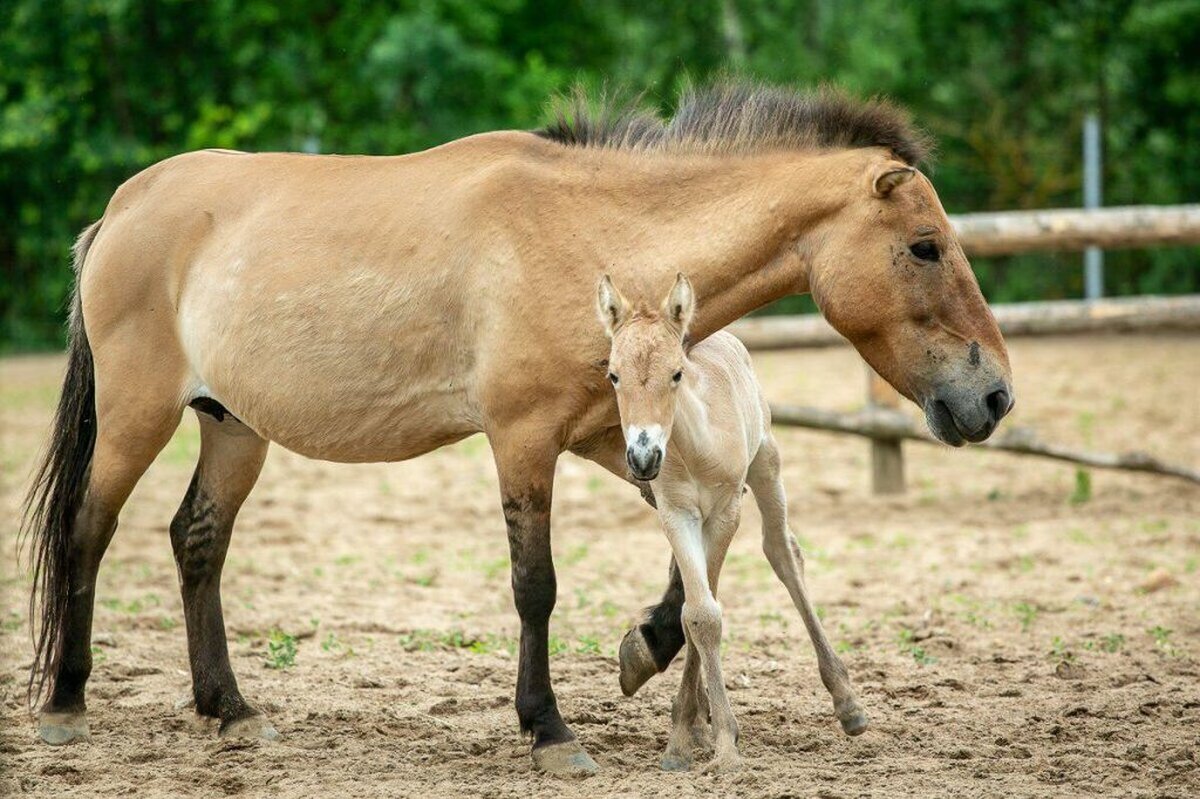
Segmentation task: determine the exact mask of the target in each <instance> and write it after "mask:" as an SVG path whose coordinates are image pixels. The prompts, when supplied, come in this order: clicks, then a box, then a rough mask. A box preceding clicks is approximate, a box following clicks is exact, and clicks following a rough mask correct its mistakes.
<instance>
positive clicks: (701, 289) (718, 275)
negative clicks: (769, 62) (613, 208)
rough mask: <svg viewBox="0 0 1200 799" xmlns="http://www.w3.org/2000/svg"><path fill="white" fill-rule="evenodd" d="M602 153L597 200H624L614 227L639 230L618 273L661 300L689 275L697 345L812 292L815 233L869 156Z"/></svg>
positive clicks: (621, 252)
mask: <svg viewBox="0 0 1200 799" xmlns="http://www.w3.org/2000/svg"><path fill="white" fill-rule="evenodd" d="M597 157H598V158H601V159H602V164H601V165H599V166H595V165H594V166H595V171H592V172H590V173H589V175H590V178H589V179H590V180H592V181H594V182H595V184H598V186H599V188H600V191H598V192H596V194H597V195H598V196H603V197H609V198H611V197H613V196H619V197H621V199H622V202H621V205H620V208H619V210H618V211H617V218H616V219H613V220H612V221H613V222H614V224H613V225H612V226H611V227H607V228H606V230H626V231H632V236H631V238H630V241H627V242H622V244H624V245H626V246H627V247H628V251H626V250H625V248H623V247H622V246H621V245H620V244H617V243H616V242H614V252H613V253H612V258H613V261H612V262H611V266H610V271H611V272H612V273H613V274H614V278H616V277H620V280H618V282H619V283H620V285H622V286H627V285H630V284H631V283H632V284H634V286H635V287H637V286H638V284H641V285H640V288H641V289H642V290H643V291H644V292H645V293H646V294H647V296H646V297H645V298H644V299H653V300H655V301H657V299H658V298H659V297H661V296H662V294H663V293H665V291H666V290H667V288H668V287H669V286H670V283H671V282H672V281H673V280H674V278H675V273H676V272H683V273H685V274H687V276H688V277H689V278H690V279H691V281H692V284H693V286H695V288H696V294H697V298H698V300H699V304H698V309H697V315H696V318H695V319H694V320H693V322H692V325H691V331H692V334H691V337H692V340H693V341H699V340H701V339H703V338H705V337H707V336H709V335H710V334H712V333H713V332H715V331H717V330H720V329H721V328H723V327H725V326H726V325H728V324H729V323H731V322H733V321H735V320H737V319H739V318H741V317H742V316H745V315H746V314H748V313H749V312H751V311H753V310H755V309H757V308H761V307H762V306H764V305H766V304H768V303H770V302H773V301H774V300H777V299H779V298H780V297H784V296H787V295H789V294H803V293H806V292H807V291H808V290H809V285H808V271H809V266H810V259H809V256H810V254H811V253H812V251H813V250H814V249H815V247H816V244H815V241H816V239H817V237H816V236H815V235H814V233H815V230H816V228H817V227H818V226H819V225H821V224H822V223H823V222H825V221H827V220H829V219H830V218H831V217H833V216H835V215H836V214H837V213H838V212H839V211H840V210H841V209H842V208H844V207H845V205H846V204H847V201H848V197H849V193H850V192H851V191H852V190H853V187H854V182H855V180H856V176H857V175H858V174H860V173H861V169H862V162H863V158H864V154H863V151H836V152H824V153H807V154H799V153H776V154H767V155H761V156H753V157H750V156H741V157H733V156H730V157H724V156H694V157H691V158H688V159H682V158H679V157H670V156H656V155H652V154H636V153H634V154H630V153H618V154H615V155H610V154H602V155H600V156H597ZM635 293H636V288H635ZM650 295H654V296H650Z"/></svg>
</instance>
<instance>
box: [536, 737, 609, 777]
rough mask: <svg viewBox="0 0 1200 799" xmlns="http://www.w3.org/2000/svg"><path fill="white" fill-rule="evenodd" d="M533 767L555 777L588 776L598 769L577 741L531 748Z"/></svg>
mask: <svg viewBox="0 0 1200 799" xmlns="http://www.w3.org/2000/svg"><path fill="white" fill-rule="evenodd" d="M533 767H534V768H536V769H537V770H539V771H544V772H546V773H547V774H553V775H554V776H556V777H590V776H591V775H593V774H595V773H596V772H597V771H599V770H600V767H599V766H597V765H596V761H595V760H592V758H591V757H590V756H589V755H588V753H587V752H585V751H583V747H582V746H580V745H579V742H578V741H566V742H565V743H560V744H548V745H546V746H539V747H538V748H537V749H534V750H533Z"/></svg>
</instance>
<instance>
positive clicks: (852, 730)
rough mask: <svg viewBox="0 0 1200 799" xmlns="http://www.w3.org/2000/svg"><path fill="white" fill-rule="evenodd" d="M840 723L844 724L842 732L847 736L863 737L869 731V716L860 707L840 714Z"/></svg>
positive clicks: (856, 706)
mask: <svg viewBox="0 0 1200 799" xmlns="http://www.w3.org/2000/svg"><path fill="white" fill-rule="evenodd" d="M838 721H840V722H841V723H842V732H844V733H846V734H847V735H862V734H863V733H864V732H866V731H867V714H866V713H864V712H863V710H862V708H860V707H859V706H858V705H852V706H851V707H849V708H847V709H846V710H844V711H842V712H841V713H838Z"/></svg>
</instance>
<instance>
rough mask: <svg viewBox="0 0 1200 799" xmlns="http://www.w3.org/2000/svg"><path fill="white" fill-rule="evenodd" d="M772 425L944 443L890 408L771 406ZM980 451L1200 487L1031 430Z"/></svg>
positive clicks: (1180, 472) (1164, 469)
mask: <svg viewBox="0 0 1200 799" xmlns="http://www.w3.org/2000/svg"><path fill="white" fill-rule="evenodd" d="M771 421H772V422H773V423H774V424H780V425H787V426H792V427H807V428H810V429H813V430H827V431H829V432H832V433H849V434H852V435H856V436H864V437H866V438H869V439H871V440H872V442H875V441H885V442H897V443H898V442H900V441H920V442H922V443H926V444H938V443H939V442H938V440H937V439H935V438H934V437H933V436H931V435H929V434H928V433H926V432H925V431H924V430H921V429H920V428H919V427H918V426H917V425H915V424H913V422H912V420H911V419H909V418H908V416H906V415H905V414H904V413H902V412H900V411H897V410H891V409H888V408H880V407H872V406H868V407H867V408H866V409H865V410H863V411H859V412H857V413H840V412H838V411H827V410H823V409H821V408H810V407H805V406H802V405H777V404H772V405H771ZM973 446H976V447H984V448H985V449H993V450H1000V451H1002V452H1015V453H1018V454H1021V455H1038V456H1040V457H1043V458H1053V459H1055V460H1060V461H1067V462H1069V463H1078V464H1081V465H1084V466H1090V467H1093V468H1096V469H1122V470H1125V471H1132V472H1148V473H1150V474H1161V475H1169V476H1171V477H1179V478H1182V479H1184V480H1190V481H1191V482H1193V483H1200V470H1196V469H1190V468H1188V467H1186V466H1179V465H1176V464H1170V463H1165V462H1163V461H1161V460H1159V459H1158V458H1155V457H1153V456H1151V455H1147V454H1145V453H1142V452H1123V453H1116V454H1114V453H1107V452H1089V451H1087V450H1078V449H1072V448H1070V447H1060V446H1057V445H1055V444H1046V443H1044V442H1042V441H1040V440H1039V439H1038V437H1037V434H1036V433H1035V432H1034V431H1032V430H1030V429H1029V428H1027V427H1013V428H1009V429H1008V430H1007V431H1006V432H1004V433H1002V434H1000V435H998V436H996V437H995V438H993V439H991V440H989V441H985V442H984V443H982V444H975V445H973Z"/></svg>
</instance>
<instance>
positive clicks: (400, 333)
mask: <svg viewBox="0 0 1200 799" xmlns="http://www.w3.org/2000/svg"><path fill="white" fill-rule="evenodd" d="M477 138H478V139H481V141H475V142H471V141H470V140H464V141H462V142H458V143H453V144H451V145H446V146H443V147H442V148H437V150H435V151H428V152H426V153H419V154H414V155H411V156H396V157H365V156H363V157H360V156H345V157H343V156H313V155H302V154H287V153H266V154H246V153H237V152H232V151H201V152H195V153H187V154H184V155H180V156H176V157H174V158H171V159H167V160H166V161H163V162H160V163H158V164H155V165H154V166H151V167H149V168H148V169H146V170H144V171H143V172H141V173H139V174H138V175H136V176H134V177H133V178H131V179H130V180H129V181H127V182H126V183H125V184H123V185H122V186H121V187H120V189H118V191H117V192H116V193H115V194H114V196H113V198H112V200H111V201H110V203H109V207H108V209H107V210H106V212H105V215H104V218H103V221H102V224H101V230H100V233H99V235H98V237H97V240H96V242H95V245H94V247H93V250H92V252H91V254H90V255H89V258H88V263H87V264H86V268H85V269H84V271H83V275H82V278H81V283H80V291H81V296H82V298H83V307H84V318H85V321H86V323H87V327H88V332H89V336H90V337H91V339H92V340H93V344H94V347H95V348H96V350H97V369H98V370H103V369H104V367H105V363H106V362H109V363H112V364H113V369H114V370H116V371H121V372H124V373H126V374H127V375H128V374H130V368H131V367H130V366H129V363H133V364H134V366H133V367H132V368H133V369H134V372H135V374H132V375H130V376H131V377H134V378H137V377H139V375H137V374H136V372H137V367H136V364H137V362H139V361H141V362H144V363H153V364H154V370H155V371H156V373H157V374H158V375H159V377H157V378H156V382H157V383H158V384H160V385H162V386H163V390H164V391H166V390H167V389H170V391H171V392H172V393H173V395H174V397H175V398H176V401H182V402H187V401H188V400H189V398H190V397H193V396H196V395H204V396H211V397H213V398H214V399H216V400H217V401H219V402H221V403H222V404H223V405H225V406H226V407H227V408H228V409H229V410H230V411H231V412H233V413H234V414H235V415H237V416H238V418H240V419H242V420H243V421H245V422H246V423H247V424H248V425H250V426H251V427H252V428H254V429H255V430H256V431H257V432H259V433H260V435H263V436H264V437H266V438H269V439H271V440H274V441H278V442H279V443H281V444H283V445H284V446H286V447H288V448H290V449H294V450H296V451H299V452H301V453H303V454H307V455H311V456H314V457H322V458H326V459H331V460H396V459H403V458H407V457H413V456H415V455H418V454H421V453H422V452H426V451H429V450H431V449H434V448H436V447H438V446H441V445H443V444H445V443H449V442H451V441H454V440H457V439H459V438H462V437H463V436H465V435H469V434H470V433H472V432H475V431H477V430H478V429H480V422H479V420H478V418H477V415H476V414H475V413H474V411H473V408H472V406H471V397H470V392H471V391H472V388H473V387H472V385H471V372H472V369H473V366H474V363H473V358H474V352H473V347H474V345H475V342H476V341H477V339H478V338H479V336H478V330H477V327H478V326H479V325H480V324H481V318H480V312H479V309H478V307H477V304H474V305H473V304H472V302H471V299H472V295H473V283H472V274H473V272H472V268H473V267H475V266H476V263H474V262H473V256H474V255H477V254H478V253H479V252H481V251H483V250H484V249H486V241H485V240H484V239H485V237H486V235H487V232H486V231H483V230H481V229H480V227H481V226H479V225H475V226H472V225H471V224H469V211H470V210H471V209H470V206H471V205H472V204H473V203H476V202H477V201H478V197H479V196H480V193H481V190H482V191H484V192H485V191H486V189H487V181H488V180H489V174H491V173H492V172H494V170H495V169H497V168H498V167H497V164H501V163H502V162H503V159H504V157H505V156H504V154H505V153H506V152H509V151H511V141H510V139H511V137H509V136H508V135H507V134H493V135H492V136H491V137H490V138H485V137H477ZM489 156H492V157H491V158H489ZM468 164H473V165H474V166H475V168H474V169H471V168H467V165H468ZM463 218H468V222H467V223H464V222H463V221H462V220H463ZM172 384H173V385H172Z"/></svg>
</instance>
